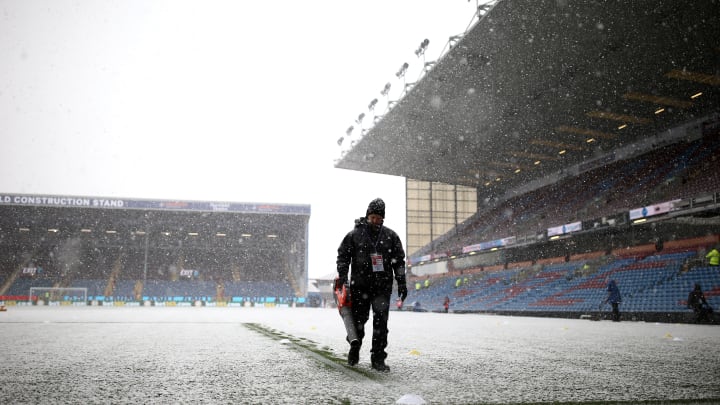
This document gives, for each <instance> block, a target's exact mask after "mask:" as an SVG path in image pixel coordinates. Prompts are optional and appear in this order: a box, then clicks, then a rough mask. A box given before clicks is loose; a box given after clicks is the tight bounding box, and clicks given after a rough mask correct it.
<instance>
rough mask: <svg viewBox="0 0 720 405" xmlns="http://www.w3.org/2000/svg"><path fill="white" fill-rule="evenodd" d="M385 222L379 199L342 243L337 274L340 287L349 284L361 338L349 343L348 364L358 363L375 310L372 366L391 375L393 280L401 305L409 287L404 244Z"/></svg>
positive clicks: (374, 201)
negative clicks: (389, 348)
mask: <svg viewBox="0 0 720 405" xmlns="http://www.w3.org/2000/svg"><path fill="white" fill-rule="evenodd" d="M384 219H385V202H384V201H383V200H382V199H380V198H376V199H375V200H373V201H371V202H370V204H369V205H368V208H367V212H366V213H365V217H362V218H359V219H357V220H355V228H354V229H353V230H352V231H350V232H348V234H347V235H345V238H343V240H342V242H341V243H340V247H339V248H338V255H337V272H338V278H339V282H340V283H348V280H349V283H350V296H351V300H352V314H353V319H354V322H355V327H356V329H357V336H358V339H356V340H353V341H350V342H349V343H350V351H349V353H348V364H350V365H351V366H354V365H355V364H357V363H358V361H359V356H360V346H361V345H362V340H363V337H364V336H365V323H366V322H367V321H368V319H369V317H370V309H371V308H372V312H373V336H372V347H371V349H370V353H371V356H370V362H371V365H372V368H374V369H375V370H378V371H382V372H388V371H390V367H388V366H387V365H386V364H385V358H386V357H387V353H386V352H385V347H387V334H388V328H387V323H388V317H389V315H390V296H391V295H392V287H393V280H396V281H397V285H398V287H397V291H398V296H399V297H400V299H401V300H402V301H405V298H406V297H407V285H406V282H405V251H404V250H403V247H402V242H400V238H399V237H398V235H397V234H396V233H395V232H394V231H393V230H392V229H390V228H387V227H384V226H383V222H384ZM348 273H350V274H349V276H350V278H348Z"/></svg>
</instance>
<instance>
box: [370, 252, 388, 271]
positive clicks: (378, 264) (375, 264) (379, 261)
mask: <svg viewBox="0 0 720 405" xmlns="http://www.w3.org/2000/svg"><path fill="white" fill-rule="evenodd" d="M370 260H371V261H372V269H373V273H377V272H381V271H385V267H384V266H383V257H382V255H381V254H377V253H371V254H370Z"/></svg>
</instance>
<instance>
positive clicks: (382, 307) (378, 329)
mask: <svg viewBox="0 0 720 405" xmlns="http://www.w3.org/2000/svg"><path fill="white" fill-rule="evenodd" d="M371 309H372V313H373V334H372V348H371V349H370V353H372V358H373V360H384V359H385V358H386V357H387V353H385V348H386V347H387V335H388V327H387V324H388V318H389V316H390V294H384V293H376V292H373V291H368V290H356V289H352V312H353V319H354V321H355V329H356V330H357V334H358V338H359V339H360V342H362V340H363V337H365V323H367V321H368V319H369V318H370V310H371Z"/></svg>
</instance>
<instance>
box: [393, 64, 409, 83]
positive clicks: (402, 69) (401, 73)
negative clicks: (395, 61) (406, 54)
mask: <svg viewBox="0 0 720 405" xmlns="http://www.w3.org/2000/svg"><path fill="white" fill-rule="evenodd" d="M409 66H410V65H408V63H407V62H405V63H403V64H402V66H400V70H398V71H397V73H395V76H397V78H398V79H399V78H401V77H403V76H405V72H407V69H408V67H409Z"/></svg>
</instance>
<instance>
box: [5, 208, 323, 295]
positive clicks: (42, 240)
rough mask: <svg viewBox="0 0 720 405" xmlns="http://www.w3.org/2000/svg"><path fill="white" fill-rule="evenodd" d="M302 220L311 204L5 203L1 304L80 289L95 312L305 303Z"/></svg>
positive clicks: (304, 229) (305, 221)
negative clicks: (51, 290)
mask: <svg viewBox="0 0 720 405" xmlns="http://www.w3.org/2000/svg"><path fill="white" fill-rule="evenodd" d="M309 218H310V206H309V205H292V204H262V203H228V202H206V201H171V200H136V199H124V198H99V197H79V196H48V195H22V194H17V195H2V196H0V296H2V297H3V300H5V301H16V302H27V301H28V300H31V299H32V298H33V297H28V295H29V291H30V288H31V287H56V288H67V287H80V288H87V291H88V293H87V294H88V300H89V301H91V302H93V303H98V304H103V303H104V304H107V303H112V304H113V305H123V304H124V303H131V302H132V303H142V304H146V303H152V304H156V305H278V304H302V303H304V299H305V296H306V292H307V291H306V290H307V278H308V272H307V270H308V263H307V251H308V222H309ZM38 298H40V302H41V303H42V302H43V301H42V297H35V298H34V300H36V301H37V299H38Z"/></svg>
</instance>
